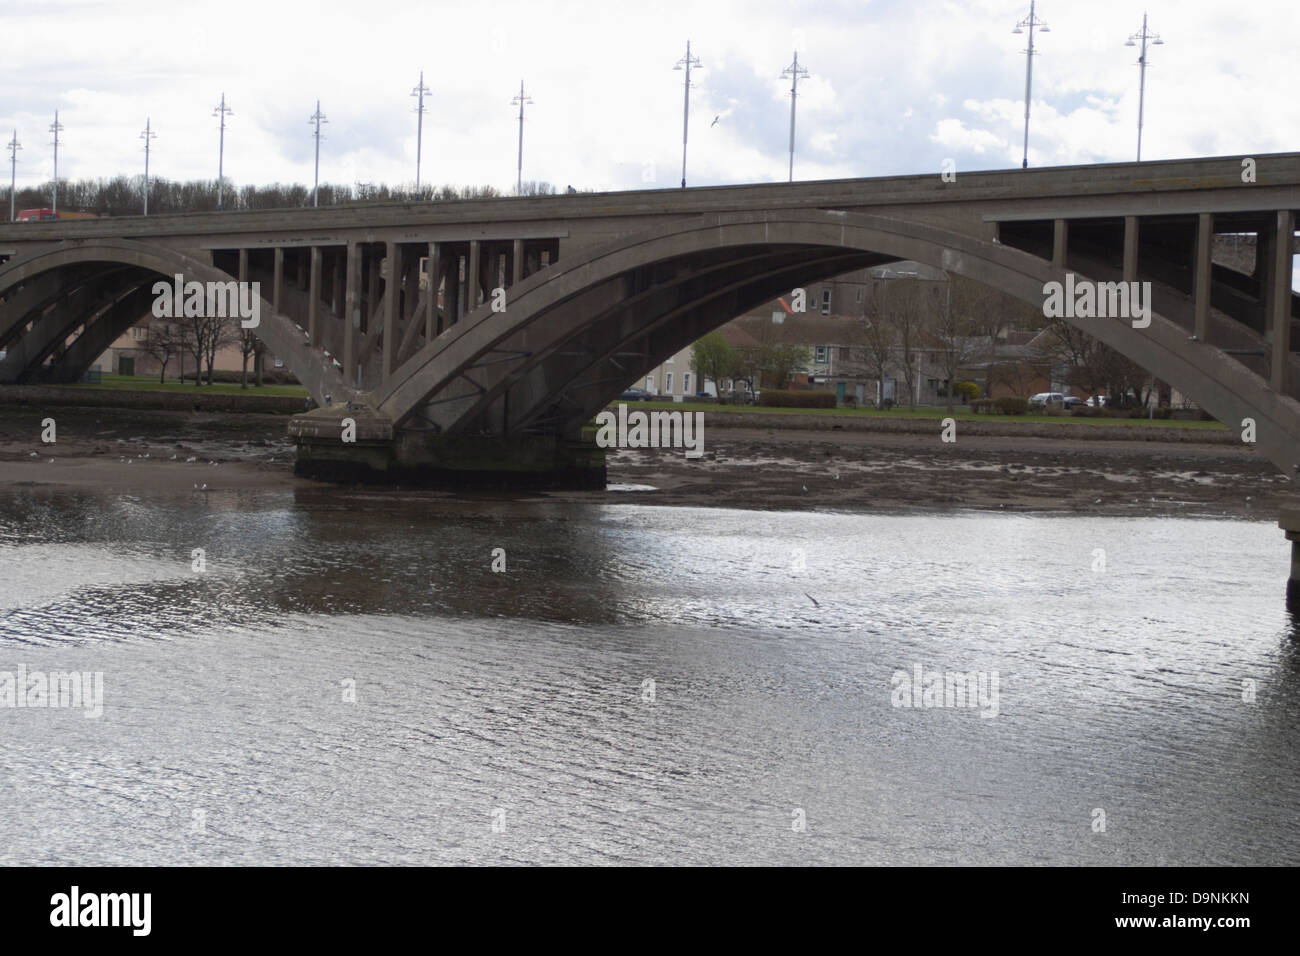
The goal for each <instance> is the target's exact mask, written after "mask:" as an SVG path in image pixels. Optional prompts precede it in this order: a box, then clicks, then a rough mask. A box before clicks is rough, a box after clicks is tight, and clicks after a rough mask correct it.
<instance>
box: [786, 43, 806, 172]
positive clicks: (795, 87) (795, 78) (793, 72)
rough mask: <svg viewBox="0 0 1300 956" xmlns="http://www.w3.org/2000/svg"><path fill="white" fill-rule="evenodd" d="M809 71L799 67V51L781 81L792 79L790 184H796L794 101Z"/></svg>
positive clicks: (796, 51)
mask: <svg viewBox="0 0 1300 956" xmlns="http://www.w3.org/2000/svg"><path fill="white" fill-rule="evenodd" d="M807 75H808V71H807V70H805V69H804V68H803V67H802V66H800V65H799V51H798V50H795V51H794V62H793V63H791V64H790V65H789V66H787V67H786V68H785V69H784V70H782V71H781V79H785V78H786V77H787V76H788V77H790V182H794V101H795V100H796V99H797V98H798V96H799V77H801V76H807Z"/></svg>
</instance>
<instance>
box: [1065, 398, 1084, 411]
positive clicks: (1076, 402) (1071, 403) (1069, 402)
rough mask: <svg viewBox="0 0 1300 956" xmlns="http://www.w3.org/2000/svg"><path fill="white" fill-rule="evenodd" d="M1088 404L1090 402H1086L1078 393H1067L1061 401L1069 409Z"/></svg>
mask: <svg viewBox="0 0 1300 956" xmlns="http://www.w3.org/2000/svg"><path fill="white" fill-rule="evenodd" d="M1087 404H1088V403H1087V402H1085V401H1084V400H1083V399H1081V398H1080V397H1079V396H1078V395H1067V396H1065V400H1064V401H1062V402H1061V405H1062V406H1064V407H1065V408H1066V409H1067V410H1068V409H1071V408H1076V407H1079V406H1084V405H1087Z"/></svg>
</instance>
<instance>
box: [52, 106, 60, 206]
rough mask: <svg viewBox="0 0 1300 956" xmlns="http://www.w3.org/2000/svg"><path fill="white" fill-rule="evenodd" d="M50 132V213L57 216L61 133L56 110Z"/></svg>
mask: <svg viewBox="0 0 1300 956" xmlns="http://www.w3.org/2000/svg"><path fill="white" fill-rule="evenodd" d="M50 132H51V133H53V134H54V195H53V201H52V202H51V203H50V211H51V212H53V213H54V215H55V216H57V215H58V214H59V134H60V133H62V132H63V124H62V123H60V122H59V111H58V110H55V111H54V122H53V123H51V124H50Z"/></svg>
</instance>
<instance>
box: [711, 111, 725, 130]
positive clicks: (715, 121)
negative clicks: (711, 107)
mask: <svg viewBox="0 0 1300 956" xmlns="http://www.w3.org/2000/svg"><path fill="white" fill-rule="evenodd" d="M720 119H722V114H721V113H719V114H718V115H717V116H715V117H713V122H712V123H710V124H709V129H713V127H715V126H717V125H718V120H720Z"/></svg>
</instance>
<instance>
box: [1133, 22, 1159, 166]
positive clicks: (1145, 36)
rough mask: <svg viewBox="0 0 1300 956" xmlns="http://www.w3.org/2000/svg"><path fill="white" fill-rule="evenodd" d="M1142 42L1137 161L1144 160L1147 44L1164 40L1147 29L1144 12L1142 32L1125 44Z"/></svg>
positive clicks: (1139, 60)
mask: <svg viewBox="0 0 1300 956" xmlns="http://www.w3.org/2000/svg"><path fill="white" fill-rule="evenodd" d="M1139 42H1140V43H1141V44H1142V53H1141V55H1140V56H1139V57H1138V153H1137V161H1138V162H1139V163H1140V162H1142V107H1143V106H1144V102H1143V101H1144V100H1145V99H1146V92H1147V44H1148V43H1149V44H1151V45H1152V46H1163V45H1164V42H1165V41H1164V40H1162V39H1160V34H1158V33H1152V32H1150V31H1149V30H1147V15H1146V14H1145V13H1143V14H1142V32H1141V33H1134V34H1133V35H1132V36H1130V37H1129V38H1128V42H1127V43H1125V44H1124V45H1125V46H1137V45H1138V43H1139Z"/></svg>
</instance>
